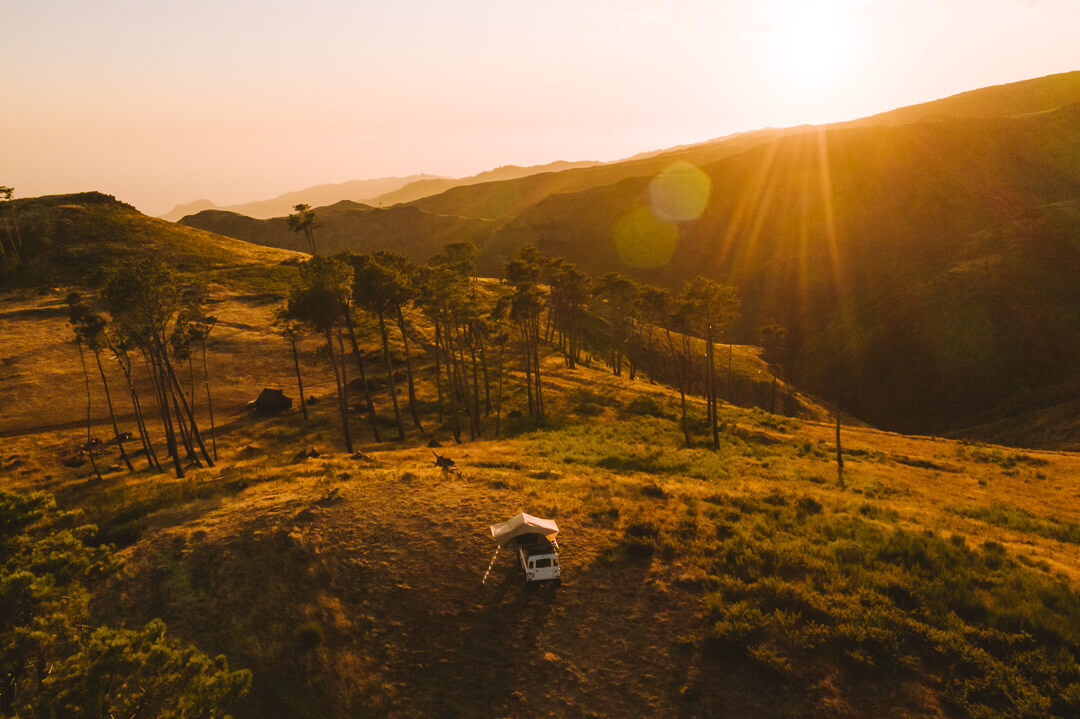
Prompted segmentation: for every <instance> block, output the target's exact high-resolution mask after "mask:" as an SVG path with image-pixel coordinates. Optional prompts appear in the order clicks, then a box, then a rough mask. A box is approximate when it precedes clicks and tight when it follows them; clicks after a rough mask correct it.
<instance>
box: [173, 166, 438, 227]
mask: <svg viewBox="0 0 1080 719" xmlns="http://www.w3.org/2000/svg"><path fill="white" fill-rule="evenodd" d="M438 179H442V178H440V177H439V176H438V175H409V176H408V177H380V178H377V179H374V180H350V181H349V182H339V183H336V184H328V185H315V186H314V187H309V188H307V189H304V190H297V191H296V192H286V193H285V194H284V195H278V196H277V197H272V198H270V199H269V200H258V201H256V202H245V203H241V204H239V205H228V206H225V207H218V206H217V205H215V204H214V203H213V202H211V201H210V200H195V201H194V202H189V203H187V204H184V205H177V206H176V207H174V208H173V209H172V210H170V211H169V212H167V213H166V214H164V215H161V219H163V220H169V221H170V222H176V221H177V220H179V219H180V218H182V217H184V216H185V215H191V214H194V213H196V212H202V211H203V210H225V211H226V212H236V213H239V214H241V215H247V216H248V217H259V218H268V217H282V216H284V215H287V214H289V213H290V212H292V210H293V207H295V206H296V205H298V204H300V203H304V204H307V205H311V206H312V207H318V206H320V205H332V204H334V203H335V202H341V201H342V200H352V201H354V202H366V201H373V200H372V198H377V197H378V196H379V195H382V194H385V193H387V192H392V191H394V190H399V189H401V188H403V187H405V186H406V185H410V184H412V183H414V182H427V181H430V180H438Z"/></svg>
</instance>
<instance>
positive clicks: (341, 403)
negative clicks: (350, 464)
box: [325, 330, 353, 453]
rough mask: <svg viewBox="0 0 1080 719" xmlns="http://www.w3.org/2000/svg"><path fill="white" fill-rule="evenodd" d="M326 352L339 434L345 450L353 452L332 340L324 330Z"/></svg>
mask: <svg viewBox="0 0 1080 719" xmlns="http://www.w3.org/2000/svg"><path fill="white" fill-rule="evenodd" d="M325 337H326V351H327V353H328V356H329V357H330V366H331V367H333V368H334V384H335V386H336V387H337V397H338V411H339V412H341V434H342V435H343V436H344V437H345V448H346V449H347V450H349V452H350V453H352V451H353V443H352V435H351V434H349V408H348V406H347V405H346V399H345V391H344V389H343V387H342V382H341V370H340V368H339V367H338V363H337V356H336V353H335V352H334V339H333V336H332V333H331V331H330V330H326V332H325Z"/></svg>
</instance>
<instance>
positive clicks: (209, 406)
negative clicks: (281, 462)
mask: <svg viewBox="0 0 1080 719" xmlns="http://www.w3.org/2000/svg"><path fill="white" fill-rule="evenodd" d="M201 344H202V371H203V385H205V387H206V411H207V412H208V413H209V414H210V445H211V446H212V447H213V449H214V461H215V462H216V461H217V427H215V426H214V402H213V400H211V399H210V373H209V371H208V370H207V364H206V338H205V337H204V338H203V340H202V343H201ZM300 401H301V402H303V401H304V394H303V392H301V393H300ZM305 419H306V417H305Z"/></svg>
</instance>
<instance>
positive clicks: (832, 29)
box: [768, 3, 858, 91]
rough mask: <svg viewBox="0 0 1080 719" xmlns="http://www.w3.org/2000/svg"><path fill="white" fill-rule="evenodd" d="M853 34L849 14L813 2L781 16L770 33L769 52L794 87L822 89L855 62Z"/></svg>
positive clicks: (835, 81)
mask: <svg viewBox="0 0 1080 719" xmlns="http://www.w3.org/2000/svg"><path fill="white" fill-rule="evenodd" d="M855 37H856V32H855V26H854V22H853V20H852V18H851V14H850V13H848V12H842V11H841V9H840V8H830V7H828V6H827V5H824V4H817V3H814V4H810V5H809V6H807V7H804V8H800V9H798V10H794V11H793V12H791V13H788V14H787V15H786V16H785V17H783V18H782V19H780V21H779V22H778V23H777V24H776V25H775V26H774V28H773V30H772V31H771V32H770V35H769V41H768V44H769V52H770V55H771V56H772V58H773V59H774V62H775V63H776V65H777V70H778V72H779V73H780V74H781V76H783V77H785V78H787V80H788V81H789V82H790V84H791V85H792V86H793V88H802V89H804V90H810V91H813V90H823V89H828V88H830V87H832V86H834V85H835V84H837V82H838V81H839V80H840V78H841V77H842V76H843V75H845V74H846V73H847V72H848V71H849V70H850V69H851V68H852V67H853V66H854V64H855V63H857V62H858V58H857V57H856V55H857V53H856V52H855V44H856V43H855Z"/></svg>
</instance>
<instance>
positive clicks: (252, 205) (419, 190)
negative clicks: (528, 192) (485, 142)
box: [161, 161, 600, 222]
mask: <svg viewBox="0 0 1080 719" xmlns="http://www.w3.org/2000/svg"><path fill="white" fill-rule="evenodd" d="M597 164H600V163H597V162H562V161H560V162H552V163H548V164H546V165H534V166H531V167H519V166H518V165H505V166H503V167H497V168H495V169H494V170H487V171H486V172H481V173H479V174H476V175H470V176H468V177H442V176H440V175H409V176H408V177H380V178H377V179H374V180H351V181H349V182H340V183H336V184H329V185H315V186H314V187H308V188H307V189H304V190H297V191H295V192H287V193H285V194H284V195H278V196H277V197H273V198H271V199H269V200H259V201H256V202H245V203H241V204H238V205H228V206H224V207H219V206H218V205H216V204H214V203H213V202H211V201H210V200H195V201H194V202H188V203H186V204H183V205H177V206H176V207H174V208H173V209H172V210H170V211H169V212H167V213H165V214H164V215H161V219H163V220H169V221H170V222H176V221H177V220H179V219H181V218H183V217H185V216H187V215H193V214H195V213H197V212H202V211H203V210H224V211H226V212H235V213H237V214H240V215H247V216H248V217H255V218H258V219H268V218H271V217H283V216H285V215H288V214H289V213H290V212H292V211H293V208H294V207H295V206H296V205H298V204H300V203H304V204H307V205H311V206H312V207H320V206H323V205H332V204H334V203H336V202H341V201H342V200H348V201H350V202H361V203H364V204H368V205H372V206H375V207H383V206H389V205H396V204H399V203H402V202H411V201H412V200H418V199H420V198H421V197H427V196H429V195H436V194H438V193H440V192H445V191H446V190H449V189H451V188H454V187H461V186H464V185H475V184H477V183H480V182H493V181H498V180H513V179H516V178H519V177H528V176H529V175H536V174H540V173H545V172H561V171H563V170H570V169H574V168H579V167H592V166H593V165H597Z"/></svg>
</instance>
